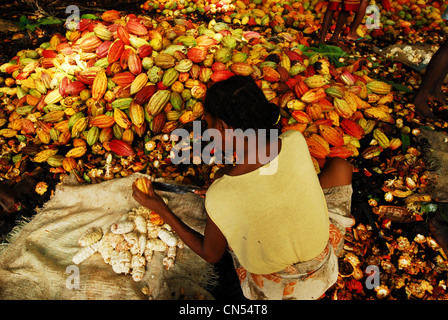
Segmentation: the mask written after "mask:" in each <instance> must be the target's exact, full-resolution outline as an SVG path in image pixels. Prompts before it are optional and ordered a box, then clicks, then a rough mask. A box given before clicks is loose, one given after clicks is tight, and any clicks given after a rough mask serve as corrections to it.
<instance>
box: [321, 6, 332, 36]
mask: <svg viewBox="0 0 448 320" xmlns="http://www.w3.org/2000/svg"><path fill="white" fill-rule="evenodd" d="M334 13H335V11H334V10H329V9H327V11H326V12H325V15H324V20H323V21H322V28H321V29H320V35H319V43H320V44H323V43H324V42H325V38H326V36H327V32H328V29H330V24H331V21H332V20H333V16H334Z"/></svg>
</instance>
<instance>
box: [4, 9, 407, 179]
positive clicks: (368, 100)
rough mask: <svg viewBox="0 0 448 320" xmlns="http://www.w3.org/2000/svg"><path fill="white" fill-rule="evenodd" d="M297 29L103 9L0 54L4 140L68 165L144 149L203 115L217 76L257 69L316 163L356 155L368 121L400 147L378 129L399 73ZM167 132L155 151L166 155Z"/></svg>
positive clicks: (383, 140) (284, 122)
mask: <svg viewBox="0 0 448 320" xmlns="http://www.w3.org/2000/svg"><path fill="white" fill-rule="evenodd" d="M300 39H301V33H300V32H298V31H295V30H293V29H290V32H288V33H286V32H285V33H281V34H280V37H277V38H275V39H273V38H271V37H270V35H269V34H266V35H264V34H261V33H258V32H254V31H243V29H233V28H231V27H230V26H229V25H228V24H226V23H224V22H216V21H214V20H213V21H211V22H210V23H209V24H208V25H207V24H200V25H196V24H193V23H191V22H190V21H187V20H176V21H175V23H174V24H173V25H170V24H169V23H168V22H167V21H163V20H161V21H156V20H154V19H152V18H148V17H145V16H139V17H137V16H135V15H132V14H131V15H127V16H121V14H120V13H119V12H117V11H114V10H111V11H106V12H105V13H104V14H103V15H102V20H94V21H93V20H88V19H82V20H81V21H80V25H79V28H78V29H77V30H74V31H71V30H67V32H66V34H65V35H64V36H62V35H54V36H53V37H52V38H51V40H50V41H49V42H47V43H44V44H42V45H41V46H40V47H39V48H37V49H35V50H24V51H21V52H19V53H18V54H17V56H16V57H14V58H13V59H12V60H11V61H9V62H7V63H4V64H2V65H1V66H0V71H1V72H4V73H6V74H8V75H9V76H8V78H6V79H5V86H4V87H2V88H0V92H1V93H2V94H3V97H2V98H1V101H2V106H3V114H2V117H1V122H2V123H1V124H2V129H0V136H2V137H4V138H5V139H12V138H15V139H16V140H14V141H16V142H15V143H14V142H12V141H13V140H10V142H9V143H8V144H4V147H5V148H7V151H8V152H10V151H11V150H13V151H14V152H13V153H15V155H13V157H12V158H13V159H12V160H13V161H14V163H17V162H19V163H20V162H21V161H22V160H23V159H22V158H23V156H24V155H27V156H28V157H30V158H31V159H32V161H35V162H39V163H42V162H47V163H48V164H49V165H50V166H52V167H55V168H60V170H65V171H67V172H70V171H72V170H73V169H78V170H79V166H78V165H79V163H78V162H77V160H79V159H81V158H82V157H84V156H86V157H87V156H88V155H89V154H94V155H101V154H104V153H106V152H113V153H114V154H115V155H116V156H118V157H134V158H135V157H138V156H139V155H144V154H145V153H146V154H148V153H149V152H151V151H153V150H155V149H157V148H155V147H156V144H155V142H151V139H154V137H158V138H160V134H169V133H170V132H171V131H172V130H173V129H175V128H177V127H180V126H185V125H187V124H188V123H190V122H191V121H193V120H195V119H200V117H201V115H202V113H203V108H202V99H203V97H204V96H205V94H206V91H207V87H208V86H209V85H211V84H212V83H214V82H217V81H221V80H223V79H227V78H229V77H231V76H233V75H250V76H252V77H253V78H254V79H255V80H256V81H257V83H258V84H259V86H260V88H261V89H262V90H263V92H264V94H265V96H266V97H267V99H268V100H269V101H271V102H273V103H276V104H277V105H278V106H279V107H280V109H281V114H282V119H281V126H282V130H283V131H284V130H291V129H292V130H299V131H301V132H302V133H304V135H305V137H306V138H307V141H308V143H309V146H310V150H311V154H312V155H313V159H315V164H316V170H317V171H319V168H320V167H322V165H323V164H324V161H325V158H326V157H333V156H338V157H343V158H347V157H351V156H357V155H358V154H359V151H358V148H359V139H361V138H362V137H363V136H364V135H366V134H369V133H370V132H373V134H374V137H375V139H377V140H378V142H379V145H378V146H377V147H376V149H375V150H371V151H370V152H373V153H375V152H376V153H378V152H381V150H382V149H384V148H397V147H398V146H399V140H398V141H396V140H392V141H389V139H388V138H387V136H385V135H384V133H382V132H381V130H380V129H376V130H374V127H375V125H376V124H377V123H378V121H386V122H391V121H392V122H393V121H394V120H393V118H392V116H391V114H390V113H391V112H392V109H391V108H389V107H388V106H387V105H388V104H390V103H391V102H392V101H393V92H392V91H391V85H389V84H387V83H385V82H382V81H377V80H374V79H372V78H370V77H368V76H367V73H368V70H367V68H366V67H359V64H356V63H355V64H353V65H350V66H349V67H344V68H336V67H334V66H333V65H332V64H331V63H330V62H329V61H328V60H327V59H326V58H325V57H323V56H322V55H321V54H318V53H316V54H313V55H312V56H311V57H307V56H306V55H304V54H303V52H302V51H301V50H300V49H298V48H297V46H298V45H299V44H300ZM161 140H162V139H159V140H158V141H161ZM166 140H167V139H165V141H164V142H165V147H164V148H165V150H164V151H165V152H164V153H163V155H158V156H157V157H158V160H159V161H161V162H163V163H164V164H167V165H169V163H170V161H169V145H170V144H169V143H166V142H167V141H166ZM32 146H33V147H34V148H33V147H32ZM365 156H366V155H365ZM367 156H368V155H367ZM83 159H86V158H83ZM137 160H138V159H137ZM137 160H136V161H137ZM137 162H138V161H137ZM99 163H100V164H101V165H104V159H103V161H102V162H99ZM143 166H144V165H139V166H133V170H141V169H142V168H143ZM128 173H130V172H128ZM151 173H153V172H151Z"/></svg>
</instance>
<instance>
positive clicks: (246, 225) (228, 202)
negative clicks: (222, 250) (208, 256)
mask: <svg viewBox="0 0 448 320" xmlns="http://www.w3.org/2000/svg"><path fill="white" fill-rule="evenodd" d="M280 138H281V139H282V147H281V149H280V153H279V154H278V156H277V157H276V158H275V159H273V160H272V161H271V162H270V163H269V164H266V165H264V166H262V167H260V168H258V169H257V170H254V171H251V172H249V173H245V174H242V175H238V176H229V175H223V176H222V177H221V178H219V179H216V180H215V181H214V182H213V183H212V185H211V186H210V188H209V189H208V191H207V194H206V200H205V207H206V210H207V212H208V214H209V217H210V218H211V219H212V220H213V222H214V223H215V224H216V225H217V226H218V228H219V229H220V230H221V232H222V233H223V234H224V236H225V237H226V239H227V242H228V244H229V247H230V248H231V249H232V250H233V251H234V253H235V255H236V256H237V258H238V260H239V261H240V263H241V265H242V266H243V267H244V268H245V269H246V270H247V271H249V272H251V273H255V274H269V273H274V272H277V271H281V270H283V269H284V268H286V267H288V266H290V265H292V264H294V263H297V262H302V261H307V260H311V259H313V258H315V257H316V256H317V255H319V254H320V253H321V252H322V251H323V250H324V249H325V246H326V245H327V242H328V238H329V220H328V212H327V206H326V202H325V198H324V195H323V192H322V188H321V186H320V184H319V180H318V177H317V175H316V172H315V170H314V166H313V162H312V160H311V156H310V154H309V151H308V147H307V144H306V141H305V138H304V137H303V135H302V134H301V133H300V132H299V131H294V130H291V131H287V132H284V133H282V134H281V135H280ZM270 166H271V167H270ZM272 166H273V167H272ZM269 167H270V168H271V169H272V168H274V170H271V171H269Z"/></svg>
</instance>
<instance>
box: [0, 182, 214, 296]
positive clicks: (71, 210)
mask: <svg viewBox="0 0 448 320" xmlns="http://www.w3.org/2000/svg"><path fill="white" fill-rule="evenodd" d="M141 176H144V175H142V174H133V175H131V176H129V177H126V178H120V179H114V180H110V181H105V182H102V183H98V184H91V185H81V184H79V183H76V180H75V179H72V178H69V179H67V181H64V183H62V184H61V185H59V186H58V187H57V188H56V191H55V194H54V196H53V197H52V198H51V199H50V201H48V202H47V203H46V204H45V205H44V207H43V208H42V209H41V210H40V211H39V212H37V214H36V215H35V216H34V218H33V219H32V220H31V221H30V222H29V223H26V224H24V226H23V227H22V228H20V230H18V229H16V230H14V232H12V233H11V234H10V241H9V243H8V244H6V245H3V248H2V251H1V252H0V299H148V295H145V294H143V293H142V288H144V287H148V288H149V296H151V297H152V298H154V299H163V300H166V299H177V298H179V295H180V292H181V288H183V290H184V295H185V296H187V297H190V298H194V297H195V296H197V294H200V295H202V296H203V297H204V298H205V299H213V296H212V295H211V294H210V293H209V292H208V290H207V288H208V286H210V285H213V283H214V281H215V279H214V272H213V266H212V265H210V264H208V263H207V262H205V261H204V260H202V259H201V258H200V257H199V256H197V255H196V254H195V253H194V252H192V251H191V250H190V249H189V248H188V247H185V248H183V249H180V250H178V254H177V257H176V263H175V265H174V267H173V268H172V269H170V270H168V271H167V270H165V268H164V267H163V266H162V259H163V257H164V256H165V254H164V253H156V254H155V255H154V258H153V260H152V261H151V262H150V263H149V264H147V266H146V273H145V276H144V278H143V280H142V281H141V282H134V281H133V280H132V277H131V276H130V275H124V274H116V273H115V272H114V271H113V270H112V267H111V266H110V265H108V264H106V263H105V262H104V261H103V259H102V257H101V255H100V254H99V253H95V254H94V255H93V256H91V257H90V258H88V259H87V260H85V261H84V262H82V263H81V264H79V265H75V264H74V263H73V262H72V258H73V256H74V255H75V253H76V252H77V250H78V249H79V247H78V244H77V242H78V239H79V237H80V236H81V235H82V234H83V233H84V232H85V231H86V230H87V229H89V228H91V227H99V228H102V229H103V232H104V231H106V230H108V228H109V227H110V225H111V224H113V223H115V222H117V221H118V220H119V219H120V217H122V215H123V214H126V213H127V212H129V211H130V210H131V209H132V208H135V207H138V206H139V204H138V203H137V202H136V201H135V200H134V199H133V197H132V188H131V185H132V182H133V181H134V180H135V179H136V178H138V177H141ZM160 194H161V195H163V196H165V197H167V198H168V200H169V207H170V208H171V209H172V211H173V212H174V213H175V214H176V215H178V216H179V217H180V218H181V219H182V220H183V221H184V222H185V223H186V224H187V225H189V226H190V227H192V228H193V229H195V230H196V231H198V232H201V233H203V229H204V226H205V209H204V200H203V199H202V198H200V197H199V196H196V195H194V194H185V195H178V194H173V193H166V192H161V193H160Z"/></svg>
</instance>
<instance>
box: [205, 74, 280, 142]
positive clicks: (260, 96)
mask: <svg viewBox="0 0 448 320" xmlns="http://www.w3.org/2000/svg"><path fill="white" fill-rule="evenodd" d="M204 110H205V111H206V112H207V113H209V114H210V115H211V116H212V117H213V118H215V119H221V120H222V121H224V122H225V123H226V124H227V125H228V126H230V127H233V128H235V129H242V130H246V129H254V130H258V129H267V130H268V134H269V129H275V128H276V127H277V126H276V124H277V122H278V119H279V115H280V110H279V107H278V106H277V105H276V104H274V103H270V102H269V101H268V100H267V99H266V97H265V95H264V93H263V91H262V90H261V89H260V88H259V87H258V86H257V84H256V82H255V80H254V79H253V78H252V77H250V76H233V77H231V78H229V79H226V80H223V81H220V82H217V83H215V84H213V85H212V86H210V88H208V89H207V94H206V96H205V99H204Z"/></svg>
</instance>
